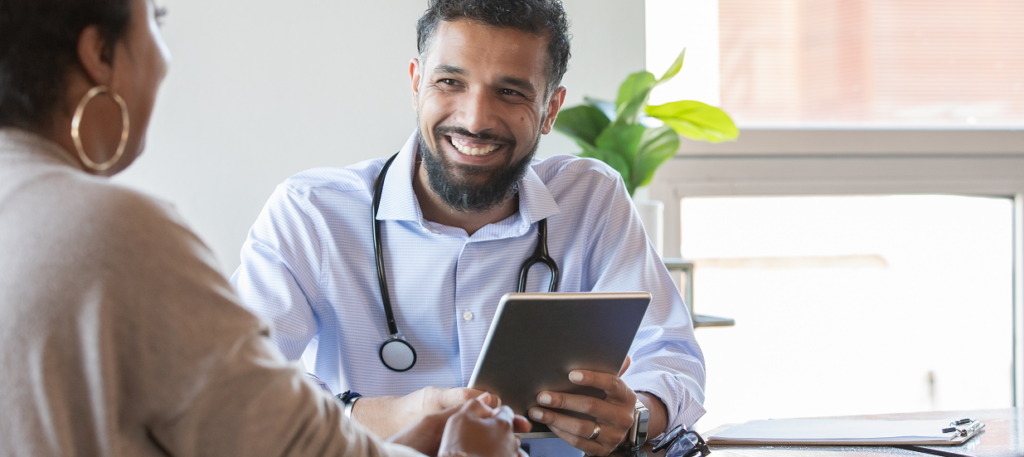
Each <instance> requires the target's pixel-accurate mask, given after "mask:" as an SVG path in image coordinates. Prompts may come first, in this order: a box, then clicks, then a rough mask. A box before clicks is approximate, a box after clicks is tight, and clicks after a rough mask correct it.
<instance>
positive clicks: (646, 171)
mask: <svg viewBox="0 0 1024 457" xmlns="http://www.w3.org/2000/svg"><path fill="white" fill-rule="evenodd" d="M678 150H679V135H678V134H677V133H676V132H675V130H672V127H669V126H667V125H666V126H662V127H658V128H655V129H647V130H646V131H645V132H644V133H643V136H642V137H641V138H640V144H639V145H637V151H636V159H634V160H633V169H632V175H631V176H630V180H631V181H632V184H633V187H634V188H635V187H643V186H646V185H648V184H650V183H651V180H652V179H653V178H654V172H655V171H657V169H658V167H660V166H661V164H662V163H665V161H666V160H668V159H670V158H672V156H674V155H676V151H678Z"/></svg>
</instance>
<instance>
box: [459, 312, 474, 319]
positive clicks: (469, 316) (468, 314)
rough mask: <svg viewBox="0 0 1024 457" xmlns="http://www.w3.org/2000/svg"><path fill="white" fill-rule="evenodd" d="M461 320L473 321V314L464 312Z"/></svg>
mask: <svg viewBox="0 0 1024 457" xmlns="http://www.w3.org/2000/svg"><path fill="white" fill-rule="evenodd" d="M462 318H463V319H465V320H466V321H471V320H473V313H471V312H469V311H466V312H465V313H462Z"/></svg>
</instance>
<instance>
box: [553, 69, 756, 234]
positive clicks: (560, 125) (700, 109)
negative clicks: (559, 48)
mask: <svg viewBox="0 0 1024 457" xmlns="http://www.w3.org/2000/svg"><path fill="white" fill-rule="evenodd" d="M685 55H686V49H683V51H682V52H680V53H679V57H677V58H676V60H675V62H673V63H672V66H670V67H669V68H668V70H667V71H665V74H664V75H663V76H662V77H661V78H660V79H655V77H654V75H653V74H651V72H648V71H640V72H637V73H633V74H631V75H629V77H627V78H626V81H625V82H623V83H622V85H621V86H620V87H619V94H618V97H617V98H616V100H615V103H614V104H612V103H611V102H605V101H601V100H596V99H593V98H590V97H585V98H584V99H585V100H586V103H584V104H583V105H579V106H574V107H572V108H568V109H565V110H562V111H561V112H560V113H559V114H558V118H557V119H556V120H555V130H557V131H559V132H561V133H562V134H565V135H566V136H568V137H570V138H572V139H573V140H575V141H576V144H578V145H580V147H581V148H583V150H582V151H581V152H580V153H579V155H580V156H581V157H591V158H594V159H598V160H600V161H602V162H604V163H607V164H608V165H609V166H611V167H612V168H614V169H615V170H616V171H618V172H619V174H621V175H622V180H623V181H624V182H625V183H626V189H627V190H628V191H629V195H630V196H633V194H634V193H635V192H636V190H637V189H638V188H642V187H644V186H646V185H648V184H650V183H651V180H652V179H653V178H654V172H655V171H657V169H658V167H659V166H661V164H663V163H665V161H666V160H668V159H670V158H671V157H672V156H674V155H675V154H676V151H678V150H679V136H680V135H682V136H685V137H687V138H689V139H692V140H698V141H710V142H713V143H717V142H721V141H732V140H735V139H736V137H737V136H739V130H738V129H737V128H736V124H735V123H733V121H732V119H731V118H730V117H729V115H728V114H726V113H725V111H722V110H721V109H719V108H716V107H714V106H711V105H707V104H705V103H701V102H698V101H693V100H680V101H675V102H671V103H665V104H663V105H656V106H648V104H647V102H648V99H649V98H650V96H651V91H652V90H654V88H655V87H657V86H658V85H660V84H664V83H665V82H668V81H669V80H671V79H672V78H673V77H675V76H676V75H677V74H678V73H679V70H681V69H682V68H683V58H684V57H685ZM654 119H656V120H657V121H654ZM659 121H660V122H659ZM658 124H660V125H658ZM659 204H660V203H659ZM638 210H640V212H641V217H642V218H643V219H645V220H644V226H645V227H646V228H647V229H648V235H655V234H653V233H651V232H652V226H655V225H656V226H657V229H656V231H657V232H658V235H656V236H651V237H650V238H651V239H652V240H653V241H654V242H655V245H656V246H659V245H660V244H661V242H660V236H661V235H660V232H661V225H662V224H661V223H660V222H654V221H650V220H649V219H650V218H651V216H649V215H648V217H644V216H645V211H644V210H643V208H640V207H639V205H638ZM658 218H660V216H658V217H656V218H655V219H658ZM659 251H660V248H659Z"/></svg>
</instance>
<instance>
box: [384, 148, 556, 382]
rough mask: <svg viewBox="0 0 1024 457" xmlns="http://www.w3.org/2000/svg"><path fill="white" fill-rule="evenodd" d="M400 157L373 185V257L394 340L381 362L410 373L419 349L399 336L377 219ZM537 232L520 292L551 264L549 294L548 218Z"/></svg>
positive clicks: (388, 343)
mask: <svg viewBox="0 0 1024 457" xmlns="http://www.w3.org/2000/svg"><path fill="white" fill-rule="evenodd" d="M396 157H398V154H395V155H393V156H391V158H390V159H388V161H387V162H385V163H384V168H383V169H381V171H380V174H379V175H377V181H376V182H375V183H374V185H373V255H374V257H376V259H377V280H378V281H379V282H380V298H381V301H383V302H384V317H385V318H386V319H387V321H388V332H390V333H391V338H388V340H387V341H385V342H384V343H383V344H381V345H380V361H381V362H382V363H383V364H384V366H386V367H388V368H389V369H391V370H394V371H409V369H411V368H412V367H413V365H416V350H415V349H413V347H412V345H411V344H409V342H408V341H405V340H404V339H403V338H401V337H399V336H398V325H397V324H395V313H394V312H393V311H392V310H391V296H390V295H389V294H388V277H387V274H386V273H385V272H384V256H383V254H382V252H383V250H382V248H381V243H380V240H381V235H380V221H378V220H377V209H378V208H380V197H381V194H382V193H383V191H384V177H385V176H386V175H387V173H388V168H391V163H392V162H394V161H395V158H396ZM537 233H538V235H537V247H536V248H535V249H534V250H533V255H531V256H530V257H529V258H527V259H526V261H525V262H523V267H522V269H521V270H520V271H519V287H518V292H519V293H523V292H526V276H527V275H528V274H529V273H530V267H532V266H534V265H536V264H538V263H542V264H544V265H547V267H548V269H549V270H551V284H549V285H548V292H555V291H556V290H557V287H558V265H557V264H555V260H554V259H552V258H551V256H550V255H548V221H547V219H541V220H540V222H538V223H537Z"/></svg>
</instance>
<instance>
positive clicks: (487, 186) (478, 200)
mask: <svg viewBox="0 0 1024 457" xmlns="http://www.w3.org/2000/svg"><path fill="white" fill-rule="evenodd" d="M447 133H457V134H459V135H463V136H466V137H469V138H476V139H481V140H494V141H501V142H503V143H504V145H503V147H504V148H508V150H507V151H503V152H502V153H505V154H512V152H514V151H515V149H516V141H515V139H509V138H501V137H497V136H494V135H489V134H477V135H474V134H472V133H469V131H467V130H465V129H462V128H459V127H441V126H438V127H436V128H434V138H436V139H438V141H447V140H446V139H445V136H446V134H447ZM419 142H420V144H419V146H420V156H421V157H422V158H423V166H424V167H426V168H427V179H428V181H429V184H430V190H431V191H433V192H434V193H435V194H437V195H438V196H439V197H441V201H443V202H444V203H445V205H447V206H448V207H449V208H451V209H452V210H454V211H458V212H463V213H466V212H468V213H482V212H484V211H487V210H489V209H492V208H494V207H496V206H498V205H500V204H502V203H504V202H505V201H507V200H508V199H510V198H513V197H515V196H516V195H518V193H519V180H520V179H522V177H523V176H524V175H525V174H526V169H527V167H529V166H530V162H531V161H532V160H533V155H534V154H535V153H536V152H537V146H538V145H539V144H540V132H539V131H538V133H537V138H535V139H534V142H533V147H532V148H531V150H530V152H529V154H526V156H525V157H523V158H522V159H520V160H519V161H517V162H512V163H508V164H504V165H500V166H492V167H484V166H479V165H466V164H460V163H452V161H450V160H448V157H446V156H445V155H444V154H443V153H439V152H438V151H434V150H433V149H431V148H430V146H429V145H428V144H427V142H426V141H425V140H424V139H423V135H422V134H421V135H420V138H419ZM509 151H512V152H509ZM476 182H481V183H480V184H476Z"/></svg>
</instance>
